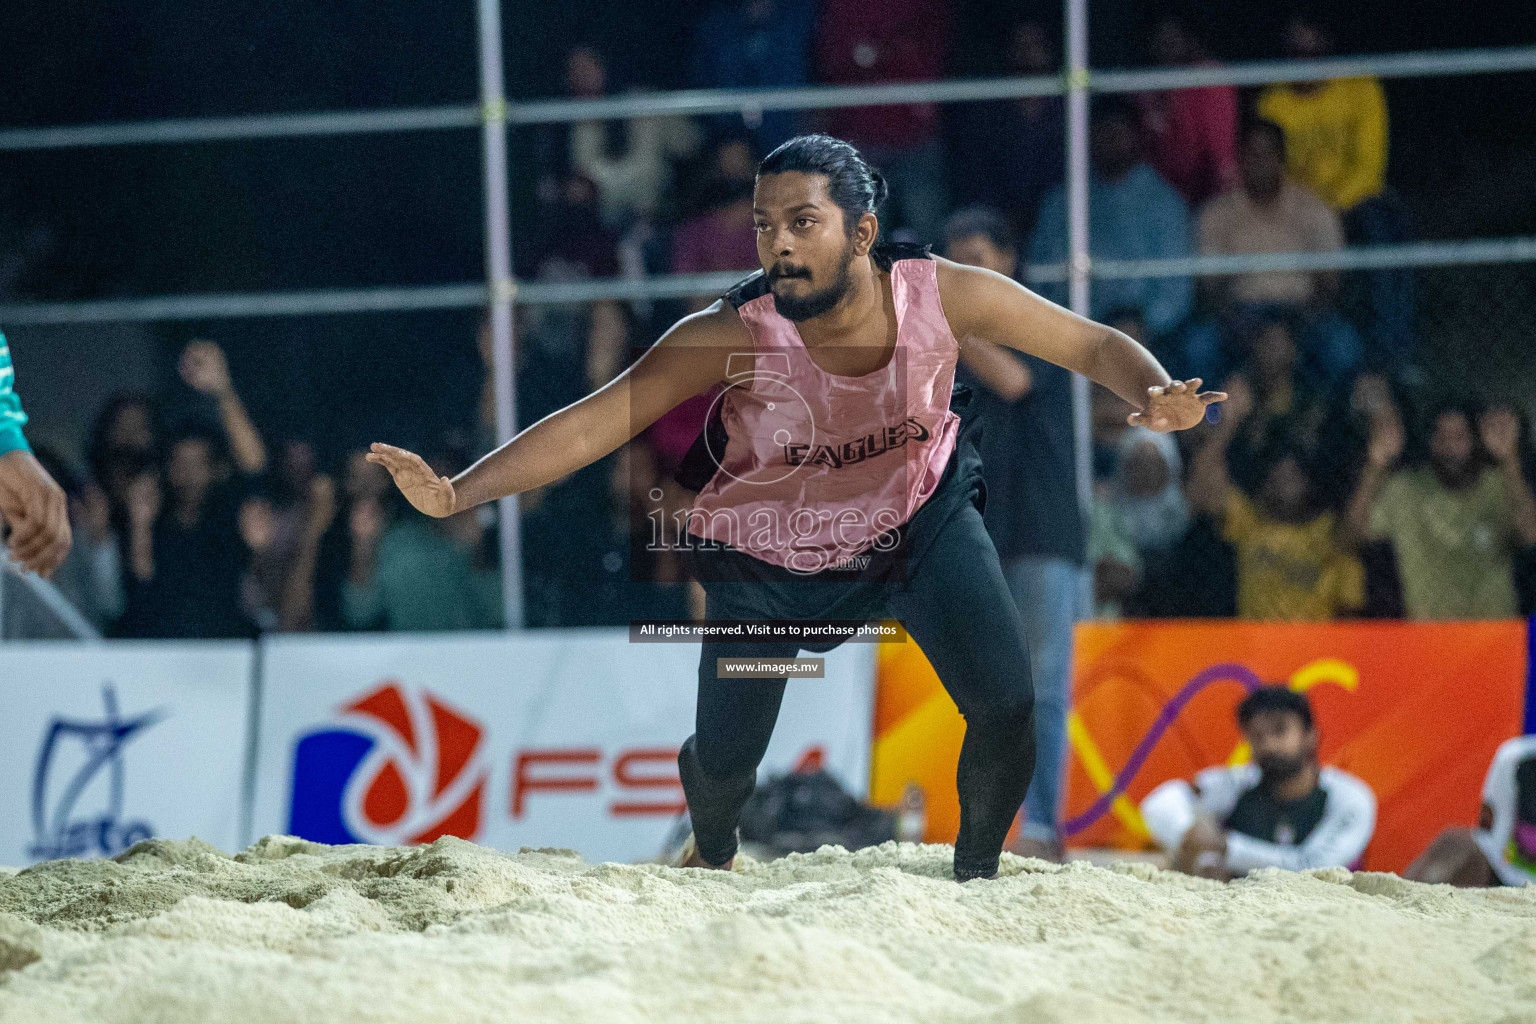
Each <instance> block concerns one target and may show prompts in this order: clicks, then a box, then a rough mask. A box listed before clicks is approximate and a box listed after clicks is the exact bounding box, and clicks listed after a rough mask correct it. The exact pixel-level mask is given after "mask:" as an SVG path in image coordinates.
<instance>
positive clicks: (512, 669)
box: [0, 629, 876, 866]
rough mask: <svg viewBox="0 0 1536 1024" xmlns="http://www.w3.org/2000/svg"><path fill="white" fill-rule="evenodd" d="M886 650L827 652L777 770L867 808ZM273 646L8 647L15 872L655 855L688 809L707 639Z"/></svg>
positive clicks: (10, 830)
mask: <svg viewBox="0 0 1536 1024" xmlns="http://www.w3.org/2000/svg"><path fill="white" fill-rule="evenodd" d="M875 651H876V648H875V646H874V645H872V644H855V643H849V644H844V645H843V646H842V647H841V648H839V649H837V650H835V651H832V652H830V653H829V654H826V655H823V657H825V658H826V678H823V679H799V680H794V681H792V682H790V684H789V689H788V692H787V693H786V695H785V698H784V704H783V709H782V711H781V713H780V716H779V722H778V726H777V728H776V730H775V732H774V736H773V741H772V743H771V744H770V745H769V749H768V755H767V757H766V758H765V760H764V762H763V767H762V770H761V772H760V774H759V777H760V778H767V776H768V775H769V774H771V773H775V772H783V771H788V770H791V769H792V768H794V767H796V766H798V765H800V764H802V763H804V762H805V761H806V759H807V758H812V759H816V760H819V761H820V762H821V763H822V764H824V765H825V766H826V767H827V769H828V770H829V771H831V772H832V773H833V774H834V775H836V776H837V777H838V779H839V781H840V782H842V784H843V785H844V786H845V787H846V788H847V789H848V790H849V791H850V792H852V793H854V794H855V795H858V796H860V797H863V796H864V795H866V793H867V792H868V781H869V751H870V723H871V715H872V709H873V699H874V696H873V694H874V677H875ZM260 654H261V657H260V658H257V657H256V656H255V655H256V651H255V648H254V646H253V645H252V644H249V643H244V642H238V641H230V642H188V643H180V642H144V641H107V642H103V643H98V644H91V645H81V644H65V643H37V642H21V643H11V644H5V645H0V709H3V711H0V864H5V865H13V866H22V865H26V864H29V863H33V862H35V861H38V860H44V859H49V858H53V857H68V856H76V857H100V856H113V855H115V854H117V853H119V852H121V851H122V850H124V849H126V848H127V847H128V846H129V845H131V844H132V843H134V842H136V841H138V840H139V839H144V838H149V837H151V836H155V837H164V838H172V839H184V838H187V837H188V836H193V835H195V836H197V837H198V838H201V839H205V840H207V841H208V842H210V843H213V844H214V845H215V846H218V847H220V848H222V849H225V850H229V851H231V852H233V851H236V850H238V849H240V848H241V847H243V846H244V845H245V844H246V843H248V842H249V841H250V840H251V839H253V838H255V837H259V836H262V835H265V834H267V833H274V832H275V833H291V834H298V835H303V836H305V837H306V838H310V839H316V840H320V841H324V842H331V843H346V842H373V843H389V844H405V843H411V842H421V841H428V840H430V839H433V838H435V837H436V836H438V835H441V834H444V833H453V834H455V835H462V836H464V837H466V838H470V839H474V840H475V841H477V842H481V843H485V844H487V845H490V846H495V847H498V848H501V849H507V850H516V849H517V848H518V847H519V846H523V845H529V846H565V847H571V848H573V849H576V850H579V851H581V853H582V854H583V855H585V856H586V857H587V859H588V860H592V861H601V860H618V861H638V860H647V859H651V858H653V857H656V856H657V855H658V854H659V853H660V852H661V849H662V846H663V843H664V841H665V838H666V834H667V832H668V831H669V828H670V826H671V824H672V822H673V820H674V819H675V817H676V815H677V813H678V812H679V811H680V810H681V809H682V807H683V801H682V790H681V788H680V786H679V783H678V781H677V761H676V757H677V748H678V745H679V744H680V743H681V742H682V741H683V739H684V738H686V737H687V736H688V734H689V733H691V732H692V731H693V723H694V698H695V692H696V688H697V678H698V658H699V648H698V645H697V644H696V643H679V644H668V643H647V644H632V643H630V642H629V639H628V632H627V630H601V629H592V630H560V631H553V630H551V631H541V632H537V633H528V634H505V633H461V634H454V635H443V634H439V635H432V636H427V635H414V636H402V635H393V636H383V635H373V636H366V637H362V636H360V637H281V638H276V639H273V640H268V641H263V642H262V650H261V652H260ZM258 673H259V675H260V679H259V680H258V679H256V675H257V674H258ZM258 683H259V685H258ZM740 685H742V686H752V685H755V683H754V681H752V680H742V681H741V684H740ZM253 707H254V708H255V711H254V714H255V716H256V720H257V722H256V724H257V728H256V729H255V730H254V731H253V730H252V728H251V724H252V723H251V722H250V720H249V719H250V716H251V714H252V709H253ZM252 744H254V746H252ZM248 766H254V776H252V777H251V779H250V781H249V783H248V785H242V780H243V778H244V777H245V773H246V771H247V768H248ZM246 823H249V827H246Z"/></svg>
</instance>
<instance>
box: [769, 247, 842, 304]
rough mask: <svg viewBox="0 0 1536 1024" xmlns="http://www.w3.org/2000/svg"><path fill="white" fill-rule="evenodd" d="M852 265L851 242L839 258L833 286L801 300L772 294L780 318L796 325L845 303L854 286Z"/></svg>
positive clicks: (830, 285) (775, 293) (803, 296)
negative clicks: (846, 296) (850, 289)
mask: <svg viewBox="0 0 1536 1024" xmlns="http://www.w3.org/2000/svg"><path fill="white" fill-rule="evenodd" d="M852 265H853V243H852V242H851V241H850V242H849V243H848V245H847V247H845V248H844V249H843V254H842V256H840V257H839V258H838V261H837V275H836V276H835V277H834V278H833V279H832V283H831V284H829V285H827V286H826V287H825V288H823V289H821V290H820V291H814V292H811V293H809V294H808V295H802V296H800V297H799V298H790V297H787V296H784V295H780V294H779V293H778V292H776V291H772V292H770V294H772V295H773V308H774V309H775V310H776V311H777V312H778V314H779V316H782V317H783V318H784V319H786V320H790V321H793V322H796V323H798V322H800V321H801V320H809V319H811V318H812V317H818V316H821V315H822V314H823V313H829V312H831V311H832V309H833V308H834V307H835V306H836V305H837V304H838V303H839V302H842V301H843V296H845V295H847V294H848V289H849V288H851V287H852V286H853V279H852V276H851V275H850V274H849V273H848V268H849V267H850V266H852Z"/></svg>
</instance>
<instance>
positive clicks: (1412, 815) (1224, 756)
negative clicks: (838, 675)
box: [870, 620, 1527, 871]
mask: <svg viewBox="0 0 1536 1024" xmlns="http://www.w3.org/2000/svg"><path fill="white" fill-rule="evenodd" d="M1073 660H1074V669H1073V711H1072V714H1071V717H1070V720H1069V723H1068V742H1069V753H1068V760H1069V765H1068V775H1067V778H1068V795H1067V807H1066V819H1065V822H1064V827H1065V830H1066V832H1067V843H1068V845H1069V846H1078V847H1084V846H1093V847H1119V848H1123V849H1142V848H1146V847H1147V846H1148V843H1149V837H1148V835H1147V832H1146V828H1145V825H1144V824H1143V823H1142V821H1141V818H1140V814H1139V812H1138V810H1137V806H1138V804H1139V802H1140V801H1141V799H1142V798H1143V797H1145V796H1146V795H1147V793H1149V792H1150V791H1151V790H1152V789H1153V788H1154V787H1155V786H1157V785H1158V784H1160V783H1162V782H1164V781H1166V780H1168V779H1172V778H1184V779H1188V778H1191V777H1192V776H1193V775H1194V774H1195V773H1196V772H1197V771H1199V770H1200V769H1202V768H1207V767H1210V766H1212V765H1221V764H1235V763H1240V762H1242V761H1244V760H1246V759H1247V756H1248V752H1247V749H1246V747H1245V746H1244V745H1243V744H1242V737H1241V735H1240V734H1239V731H1238V727H1237V722H1236V716H1235V714H1234V712H1235V709H1236V707H1237V704H1238V702H1239V701H1240V700H1242V698H1243V696H1244V695H1245V694H1246V693H1247V692H1248V691H1249V689H1251V688H1252V687H1255V686H1258V685H1260V684H1261V683H1286V684H1288V685H1290V686H1291V687H1292V688H1294V689H1297V690H1303V691H1305V692H1306V693H1307V695H1308V697H1309V698H1310V700H1311V703H1312V706H1313V709H1314V713H1315V715H1316V720H1317V726H1318V730H1319V734H1320V756H1321V759H1322V761H1323V763H1325V764H1331V765H1335V766H1336V767H1339V768H1342V769H1344V770H1345V771H1348V772H1350V773H1352V774H1354V775H1357V776H1359V777H1360V778H1361V779H1363V780H1364V781H1365V782H1366V783H1367V784H1369V785H1370V786H1371V788H1372V789H1373V790H1374V792H1375V794H1376V798H1377V802H1378V814H1377V824H1376V831H1375V836H1374V838H1373V839H1372V841H1371V844H1370V846H1369V848H1368V849H1367V850H1366V856H1365V867H1366V868H1367V869H1370V870H1377V871H1402V870H1403V869H1404V868H1406V867H1407V866H1408V864H1409V863H1410V862H1411V861H1412V860H1413V858H1414V857H1416V856H1417V855H1418V854H1419V853H1420V852H1422V851H1423V849H1424V847H1425V846H1427V845H1428V844H1429V842H1430V840H1432V839H1433V838H1434V837H1435V835H1437V834H1438V833H1439V831H1440V830H1441V829H1442V828H1445V827H1446V826H1449V825H1472V824H1475V823H1476V820H1477V812H1478V803H1479V792H1480V789H1481V786H1482V781H1483V776H1484V774H1485V773H1486V772H1487V770H1488V764H1489V762H1490V760H1491V759H1492V757H1493V753H1494V751H1495V750H1496V749H1497V748H1498V745H1499V744H1500V743H1501V742H1502V741H1504V740H1506V739H1508V738H1509V737H1511V736H1515V735H1518V734H1519V733H1520V732H1521V727H1522V723H1523V721H1524V712H1525V689H1526V673H1527V666H1526V660H1527V625H1526V623H1525V622H1520V621H1509V622H1461V623H1401V622H1376V623H1360V622H1357V623H1330V624H1286V623H1245V622H1211V621H1192V620H1185V621H1175V620H1164V621H1140V622H1119V623H1084V624H1082V625H1080V626H1079V627H1078V630H1077V634H1076V643H1075V650H1074V659H1073ZM964 734H965V723H964V720H963V719H961V718H960V715H959V713H958V712H957V711H956V710H955V706H954V702H953V701H951V700H950V699H949V697H948V695H947V694H946V693H945V692H944V690H943V688H942V686H940V684H939V681H938V679H937V677H936V676H935V675H934V674H933V670H932V669H931V668H930V667H929V666H928V663H927V661H926V660H925V659H923V657H922V654H921V652H920V651H919V650H917V649H916V647H915V645H912V644H888V645H883V647H882V650H881V654H880V665H879V685H878V691H877V697H876V708H875V749H874V751H873V754H872V759H873V775H872V779H871V789H870V793H871V799H872V800H874V801H875V802H877V803H894V802H895V801H896V800H897V799H898V798H899V797H900V795H901V791H902V788H903V787H904V786H905V784H906V783H907V782H909V781H915V782H917V783H918V784H919V785H921V786H923V788H924V789H925V791H926V793H927V797H928V801H927V802H928V838H929V840H930V841H935V842H939V841H942V842H953V841H954V836H955V833H956V831H957V830H958V827H959V806H958V802H957V800H956V797H955V788H954V774H955V763H956V759H957V758H958V757H959V750H960V742H961V740H962V739H963V738H964Z"/></svg>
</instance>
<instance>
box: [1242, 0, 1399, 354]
mask: <svg viewBox="0 0 1536 1024" xmlns="http://www.w3.org/2000/svg"><path fill="white" fill-rule="evenodd" d="M1283 44H1284V49H1285V52H1286V55H1287V56H1289V57H1291V58H1293V59H1295V60H1316V59H1318V58H1322V57H1327V56H1329V55H1331V54H1332V53H1333V40H1332V38H1331V36H1330V35H1329V33H1328V32H1327V31H1326V30H1325V29H1324V28H1323V27H1322V25H1320V24H1319V23H1317V22H1316V21H1313V20H1312V19H1310V18H1306V17H1303V16H1300V15H1297V16H1294V17H1292V18H1291V19H1290V20H1289V21H1288V22H1287V23H1286V27H1285V32H1284V39H1283ZM1258 113H1259V116H1260V117H1263V118H1265V119H1267V120H1270V121H1273V122H1275V123H1276V124H1278V125H1279V126H1280V127H1281V128H1283V129H1284V130H1285V137H1286V154H1287V157H1286V159H1287V163H1288V164H1289V165H1290V169H1291V174H1292V176H1293V177H1295V178H1296V180H1297V181H1299V182H1301V183H1302V184H1303V185H1305V186H1307V187H1308V188H1310V189H1311V190H1312V191H1313V192H1315V193H1317V195H1318V196H1319V197H1320V198H1321V199H1322V200H1323V201H1324V202H1326V203H1328V205H1330V206H1332V207H1333V208H1334V209H1335V210H1337V211H1338V212H1339V213H1340V214H1342V215H1343V217H1344V228H1345V233H1346V236H1347V237H1348V238H1349V239H1350V241H1352V242H1357V243H1362V244H1367V245H1372V244H1379V243H1390V242H1405V241H1408V239H1409V237H1410V232H1409V225H1408V216H1407V212H1406V211H1405V210H1404V208H1403V206H1402V202H1401V200H1399V199H1398V198H1397V196H1396V194H1395V193H1393V192H1392V191H1391V190H1390V189H1389V188H1388V187H1387V181H1386V174H1387V100H1386V94H1385V93H1384V92H1383V91H1382V88H1381V83H1380V82H1379V81H1378V80H1377V79H1375V78H1365V77H1362V78H1339V79H1333V80H1331V81H1324V82H1291V83H1287V84H1282V85H1272V86H1270V87H1268V88H1267V89H1265V90H1264V91H1263V92H1262V93H1261V94H1260V96H1259V101H1258ZM1366 281H1367V286H1368V288H1367V290H1368V293H1369V297H1368V305H1369V309H1370V323H1369V324H1368V325H1367V330H1366V334H1367V336H1368V338H1369V340H1370V341H1371V342H1372V343H1373V345H1374V346H1375V349H1374V351H1373V352H1371V353H1369V356H1370V358H1371V360H1372V362H1373V364H1375V365H1378V366H1393V367H1400V366H1402V365H1403V364H1404V363H1406V362H1407V361H1408V360H1409V359H1410V358H1411V356H1412V346H1413V272H1412V271H1411V270H1405V269H1385V270H1374V271H1370V272H1368V273H1367V274H1366Z"/></svg>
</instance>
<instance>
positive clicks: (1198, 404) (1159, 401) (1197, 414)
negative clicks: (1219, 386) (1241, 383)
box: [1126, 377, 1227, 434]
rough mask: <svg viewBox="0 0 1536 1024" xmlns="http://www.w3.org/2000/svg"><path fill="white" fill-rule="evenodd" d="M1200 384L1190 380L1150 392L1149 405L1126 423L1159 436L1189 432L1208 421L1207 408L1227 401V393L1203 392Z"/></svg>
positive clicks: (1192, 379)
mask: <svg viewBox="0 0 1536 1024" xmlns="http://www.w3.org/2000/svg"><path fill="white" fill-rule="evenodd" d="M1200 384H1201V380H1200V378H1199V377H1191V378H1190V379H1189V380H1176V381H1172V382H1170V383H1168V384H1166V385H1154V386H1153V387H1150V388H1147V404H1146V405H1145V406H1144V407H1143V408H1142V410H1141V412H1133V413H1131V415H1130V416H1128V417H1127V418H1126V422H1128V423H1130V424H1131V426H1133V427H1146V428H1147V429H1149V430H1155V431H1157V432H1158V433H1160V434H1167V433H1171V432H1173V431H1175V430H1188V429H1189V428H1190V427H1192V426H1194V425H1195V424H1197V423H1199V422H1200V421H1201V420H1203V419H1205V407H1206V406H1208V405H1210V404H1211V403H1213V402H1221V401H1225V400H1226V397H1227V394H1226V392H1225V391H1201V390H1200Z"/></svg>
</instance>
